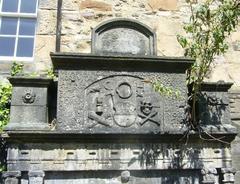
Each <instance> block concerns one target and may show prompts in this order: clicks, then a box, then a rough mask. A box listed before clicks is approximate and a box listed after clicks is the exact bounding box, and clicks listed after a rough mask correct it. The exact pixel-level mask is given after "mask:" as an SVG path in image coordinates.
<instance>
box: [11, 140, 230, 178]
mask: <svg viewBox="0 0 240 184" xmlns="http://www.w3.org/2000/svg"><path fill="white" fill-rule="evenodd" d="M105 141H106V142H105V143H87V144H86V142H85V143H51V144H44V143H31V144H29V143H28V144H24V145H25V146H24V147H22V146H21V145H19V144H12V145H10V146H9V154H8V158H7V159H8V168H9V170H13V169H18V170H20V171H25V170H28V168H31V170H46V171H60V172H61V171H73V170H75V171H92V170H94V171H97V170H107V171H113V170H119V171H124V170H129V171H130V172H132V171H134V170H136V171H139V170H142V171H143V170H145V169H148V170H149V169H150V170H151V171H153V170H157V171H158V172H161V171H164V170H167V169H169V171H170V172H172V170H173V169H175V170H176V169H182V170H181V171H184V170H186V169H192V170H194V169H197V170H199V169H200V170H201V169H207V170H206V171H205V174H208V173H209V172H211V171H208V169H209V168H210V167H213V166H214V167H216V168H222V166H223V165H224V167H226V168H231V151H230V148H229V147H228V146H222V145H221V143H215V144H211V143H206V142H205V143H203V142H200V143H201V144H199V143H196V142H195V143H194V142H190V143H188V145H184V144H182V142H180V143H149V142H148V143H137V142H134V143H127V144H125V143H107V141H110V140H109V139H108V140H105ZM135 141H136V140H135ZM140 172H141V171H140ZM214 174H216V173H214Z"/></svg>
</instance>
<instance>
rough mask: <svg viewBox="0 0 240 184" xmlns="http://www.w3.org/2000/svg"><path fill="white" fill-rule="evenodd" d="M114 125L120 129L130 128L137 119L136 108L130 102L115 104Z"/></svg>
mask: <svg viewBox="0 0 240 184" xmlns="http://www.w3.org/2000/svg"><path fill="white" fill-rule="evenodd" d="M113 119H114V121H115V123H116V124H117V125H118V126H121V127H130V126H131V125H133V124H134V123H135V121H136V119H137V113H136V107H135V105H134V104H132V103H130V102H119V103H117V104H115V114H114V116H113Z"/></svg>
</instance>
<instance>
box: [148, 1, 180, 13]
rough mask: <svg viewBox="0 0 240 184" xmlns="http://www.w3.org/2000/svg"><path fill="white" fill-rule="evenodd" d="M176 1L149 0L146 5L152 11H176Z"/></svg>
mask: <svg viewBox="0 0 240 184" xmlns="http://www.w3.org/2000/svg"><path fill="white" fill-rule="evenodd" d="M177 2H178V0H149V1H148V5H149V6H150V8H151V9H152V10H153V11H157V10H177Z"/></svg>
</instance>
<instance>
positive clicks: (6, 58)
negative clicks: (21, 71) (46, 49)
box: [0, 0, 39, 62]
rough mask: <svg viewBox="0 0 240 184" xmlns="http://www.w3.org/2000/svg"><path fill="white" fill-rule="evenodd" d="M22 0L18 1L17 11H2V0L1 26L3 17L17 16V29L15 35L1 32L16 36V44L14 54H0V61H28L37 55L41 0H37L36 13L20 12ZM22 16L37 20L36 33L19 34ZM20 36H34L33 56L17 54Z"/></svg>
mask: <svg viewBox="0 0 240 184" xmlns="http://www.w3.org/2000/svg"><path fill="white" fill-rule="evenodd" d="M21 3H22V0H19V2H18V10H17V12H2V6H3V0H0V27H1V25H2V18H5V17H6V18H17V30H16V34H15V35H6V34H5V35H3V34H0V36H1V37H14V38H16V40H15V45H14V55H13V56H1V55H0V61H1V62H2V61H7V62H9V61H26V62H32V61H33V60H34V55H35V52H34V50H35V44H36V32H37V17H38V3H39V0H36V7H35V10H36V11H35V13H20V8H21ZM21 18H32V19H35V20H36V23H35V32H34V35H21V36H19V28H20V19H21ZM19 38H33V53H32V57H19V56H17V48H18V47H17V46H18V40H19Z"/></svg>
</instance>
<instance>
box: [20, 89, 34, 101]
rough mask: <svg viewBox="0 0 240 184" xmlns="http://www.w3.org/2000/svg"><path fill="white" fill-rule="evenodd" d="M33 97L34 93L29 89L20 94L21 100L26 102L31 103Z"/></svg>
mask: <svg viewBox="0 0 240 184" xmlns="http://www.w3.org/2000/svg"><path fill="white" fill-rule="evenodd" d="M35 98H36V94H35V93H34V92H33V91H31V90H28V91H25V94H24V95H23V96H22V99H23V102H24V103H26V104H31V103H33V102H34V101H35Z"/></svg>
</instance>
